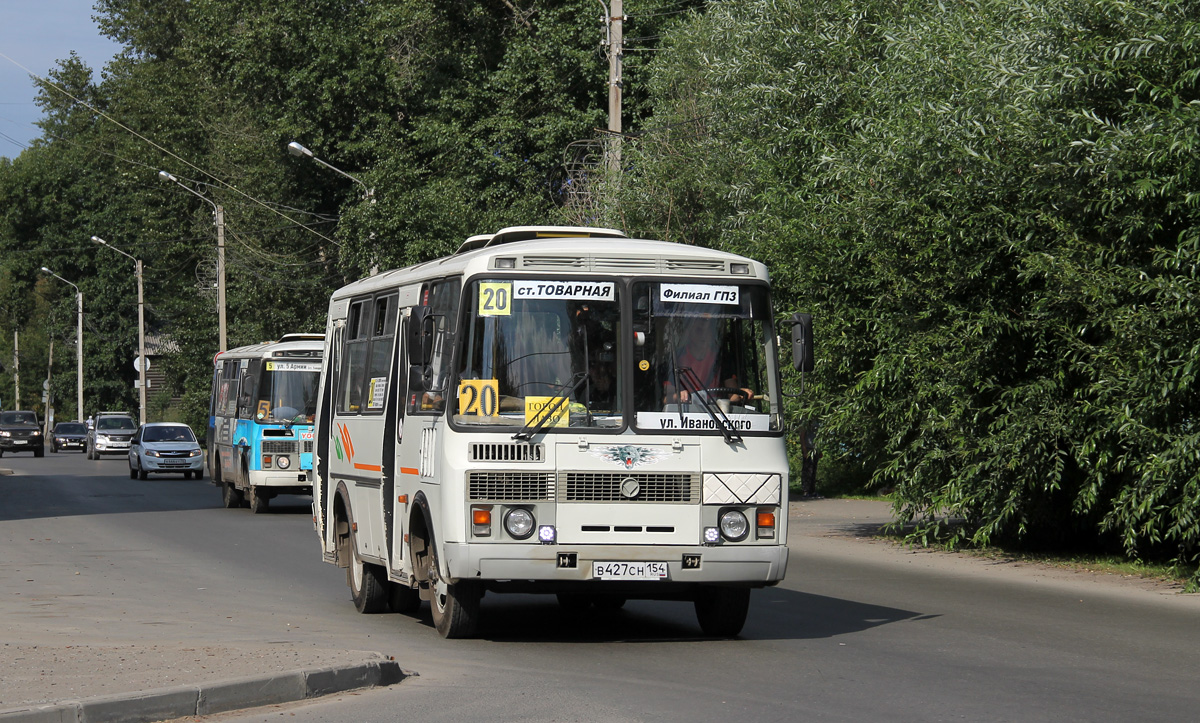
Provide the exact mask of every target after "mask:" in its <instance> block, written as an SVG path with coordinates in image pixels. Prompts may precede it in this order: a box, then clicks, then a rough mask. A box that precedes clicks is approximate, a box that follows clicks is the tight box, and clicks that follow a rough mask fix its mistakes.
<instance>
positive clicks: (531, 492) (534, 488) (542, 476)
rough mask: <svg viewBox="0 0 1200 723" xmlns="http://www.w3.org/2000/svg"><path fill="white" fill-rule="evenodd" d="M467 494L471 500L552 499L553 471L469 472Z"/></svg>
mask: <svg viewBox="0 0 1200 723" xmlns="http://www.w3.org/2000/svg"><path fill="white" fill-rule="evenodd" d="M467 486H468V494H469V495H470V498H471V499H473V500H497V501H501V500H519V501H529V500H552V499H554V473H553V472H471V473H470V474H469V475H467Z"/></svg>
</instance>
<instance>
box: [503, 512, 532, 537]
mask: <svg viewBox="0 0 1200 723" xmlns="http://www.w3.org/2000/svg"><path fill="white" fill-rule="evenodd" d="M535 524H537V523H536V521H535V520H534V519H533V513H532V512H530V511H529V510H527V509H525V508H524V507H514V508H513V509H511V510H509V511H508V513H507V514H506V515H504V531H505V532H507V533H508V536H509V537H511V538H513V539H514V540H526V539H529V536H530V535H532V534H533V527H534V525H535Z"/></svg>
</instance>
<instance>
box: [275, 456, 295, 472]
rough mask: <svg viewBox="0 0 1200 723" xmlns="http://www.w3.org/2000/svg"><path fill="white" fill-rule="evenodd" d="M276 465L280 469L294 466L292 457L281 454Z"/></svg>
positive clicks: (276, 459)
mask: <svg viewBox="0 0 1200 723" xmlns="http://www.w3.org/2000/svg"><path fill="white" fill-rule="evenodd" d="M275 466H276V467H278V468H279V469H287V468H288V467H291V466H292V458H291V457H287V456H284V455H280V456H278V457H276V458H275Z"/></svg>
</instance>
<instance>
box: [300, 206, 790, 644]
mask: <svg viewBox="0 0 1200 723" xmlns="http://www.w3.org/2000/svg"><path fill="white" fill-rule="evenodd" d="M769 292H770V289H769V280H768V275H767V269H766V267H765V266H763V265H762V264H760V263H757V262H755V261H752V260H750V259H747V258H743V257H740V256H735V255H732V254H728V253H722V252H719V251H712V250H707V249H702V248H696V247H692V246H683V245H678V244H672V243H664V242H659V241H645V240H633V239H628V238H625V237H624V236H623V235H622V234H621V233H620V232H619V231H612V230H606V229H595V228H574V227H517V228H507V229H504V230H502V231H500V232H498V233H496V234H491V235H485V236H475V237H472V238H470V239H468V240H467V241H466V242H465V243H464V244H463V245H462V247H461V248H460V249H459V251H458V252H457V253H456V254H454V255H453V256H450V257H446V258H442V259H438V260H436V261H430V262H427V263H423V264H418V265H416V266H412V267H409V268H405V269H399V270H395V271H389V272H385V273H381V274H378V275H375V276H372V277H370V278H367V279H364V280H361V281H358V282H355V283H353V284H350V285H348V286H346V287H344V288H342V289H340V290H338V291H337V292H335V293H334V294H333V296H332V297H331V299H330V306H329V321H328V325H327V327H326V334H325V359H324V367H323V371H322V375H321V391H320V400H319V402H318V405H317V421H316V427H315V437H316V460H315V469H314V484H313V511H314V522H315V524H316V528H317V531H318V533H319V535H320V539H321V545H322V549H323V552H324V559H325V561H326V562H330V563H333V564H336V565H339V566H341V567H345V568H348V570H347V581H348V583H349V586H350V588H351V593H352V597H353V599H354V602H355V606H356V607H357V608H358V610H359V611H360V612H382V611H385V610H388V609H391V610H393V611H400V612H415V611H416V610H417V608H418V607H419V606H420V603H421V601H422V600H428V601H429V602H430V609H431V612H432V618H433V622H434V625H435V626H436V628H437V630H438V632H439V633H440V634H441V635H442V636H444V637H465V636H470V635H472V634H473V632H474V630H475V627H476V624H477V622H478V619H479V611H480V598H481V597H482V596H483V594H484V593H485V592H495V593H502V592H523V593H553V594H556V595H557V596H558V600H559V602H560V604H561V605H562V606H564V607H567V608H582V607H586V606H588V605H596V606H600V607H610V608H613V607H619V606H621V605H622V604H624V602H625V601H626V600H627V599H629V598H636V599H669V600H683V601H692V602H694V604H695V611H696V615H697V618H698V620H699V623H700V627H701V628H702V629H703V630H704V632H705V633H707V634H709V635H717V636H732V635H736V634H737V633H738V632H739V631H740V630H741V628H742V626H743V624H744V622H745V619H746V615H747V610H748V606H749V599H750V591H751V589H752V588H756V587H764V586H769V585H774V584H776V583H778V582H779V581H780V580H782V579H783V576H784V571H785V569H786V567H787V560H788V549H787V546H786V540H787V507H786V505H787V489H788V466H787V455H786V451H785V447H784V436H783V409H782V394H781V390H780V381H779V380H780V375H779V369H778V366H777V359H778V349H777V348H776V344H777V341H776V331H775V324H774V322H773V319H772V312H771V303H770V293H769ZM797 317H804V318H803V320H801V322H800V323H796V324H795V326H794V329H793V339H794V341H793V344H794V345H796V350H797V351H795V352H794V354H795V357H796V359H797V360H799V361H798V362H797V368H801V367H804V368H805V370H806V369H807V365H808V364H809V362H810V360H811V356H810V354H811V352H810V349H811V320H809V319H808V317H807V315H797Z"/></svg>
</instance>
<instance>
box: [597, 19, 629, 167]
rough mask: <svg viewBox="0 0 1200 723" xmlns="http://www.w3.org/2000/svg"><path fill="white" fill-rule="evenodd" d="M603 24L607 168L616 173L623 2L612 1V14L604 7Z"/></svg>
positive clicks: (619, 143) (622, 54)
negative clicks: (607, 141) (606, 52)
mask: <svg viewBox="0 0 1200 723" xmlns="http://www.w3.org/2000/svg"><path fill="white" fill-rule="evenodd" d="M599 2H600V5H601V6H602V7H604V24H605V29H606V30H607V32H608V40H607V44H608V132H609V133H610V134H611V135H612V138H610V139H609V140H610V144H611V145H610V149H609V157H608V168H609V170H610V171H612V172H614V173H615V172H617V171H619V170H620V168H621V61H622V59H623V58H624V52H625V51H624V47H623V44H624V23H625V19H626V18H625V0H612V12H611V13H610V12H609V11H608V7H606V6H604V0H599Z"/></svg>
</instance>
